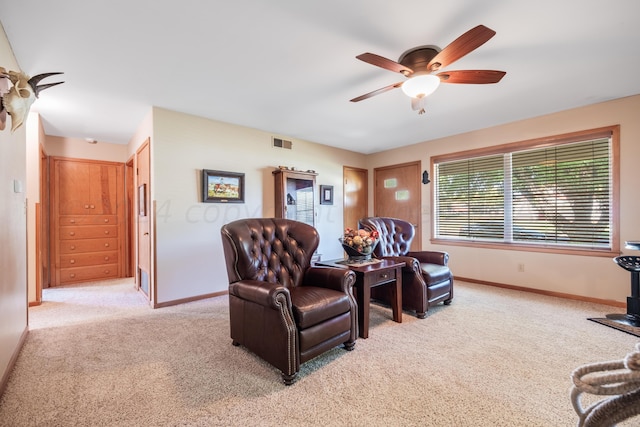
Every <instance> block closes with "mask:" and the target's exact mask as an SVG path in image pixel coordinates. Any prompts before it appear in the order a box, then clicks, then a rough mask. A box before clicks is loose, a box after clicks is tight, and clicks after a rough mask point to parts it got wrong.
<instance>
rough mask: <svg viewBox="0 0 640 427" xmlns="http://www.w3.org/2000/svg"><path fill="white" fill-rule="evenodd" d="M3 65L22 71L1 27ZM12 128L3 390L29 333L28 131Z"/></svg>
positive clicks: (2, 284)
mask: <svg viewBox="0 0 640 427" xmlns="http://www.w3.org/2000/svg"><path fill="white" fill-rule="evenodd" d="M0 65H1V66H3V67H5V68H6V69H10V70H19V67H18V64H17V62H16V59H15V58H14V56H13V53H12V52H11V46H10V45H9V41H8V40H7V37H6V35H5V34H4V28H2V26H1V25H0ZM10 128H11V123H10V119H8V122H7V127H6V129H5V130H3V131H0V243H1V244H0V389H1V388H2V386H3V385H4V384H6V381H7V378H8V374H9V369H8V368H9V367H10V363H11V360H12V358H14V357H17V353H18V351H19V350H20V342H21V339H22V338H23V337H24V336H25V334H26V332H27V220H26V165H25V159H26V131H25V126H22V127H20V128H19V129H17V130H16V131H15V132H14V133H11V130H10ZM14 183H15V184H16V186H17V187H14ZM14 188H17V189H16V190H14Z"/></svg>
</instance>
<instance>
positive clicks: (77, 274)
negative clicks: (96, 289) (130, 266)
mask: <svg viewBox="0 0 640 427" xmlns="http://www.w3.org/2000/svg"><path fill="white" fill-rule="evenodd" d="M111 277H118V264H105V265H101V266H98V267H74V268H61V269H60V282H61V283H69V282H81V281H86V280H92V279H96V280H101V279H105V278H111Z"/></svg>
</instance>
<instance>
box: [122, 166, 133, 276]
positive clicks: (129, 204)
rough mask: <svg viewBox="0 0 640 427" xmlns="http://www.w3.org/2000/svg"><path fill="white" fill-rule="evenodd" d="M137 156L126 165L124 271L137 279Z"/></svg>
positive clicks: (126, 274)
mask: <svg viewBox="0 0 640 427" xmlns="http://www.w3.org/2000/svg"><path fill="white" fill-rule="evenodd" d="M135 170H136V165H135V155H134V154H132V155H131V157H129V159H127V161H126V162H125V164H124V183H125V189H124V196H125V197H124V203H125V206H124V210H125V214H124V215H125V224H126V231H125V236H126V241H125V255H124V256H125V263H124V270H125V276H127V277H131V276H134V277H135V271H134V270H135V267H134V266H135V261H136V258H135V237H134V233H135V224H134V218H135V215H134V209H135V203H133V197H134V189H135V177H136V174H135Z"/></svg>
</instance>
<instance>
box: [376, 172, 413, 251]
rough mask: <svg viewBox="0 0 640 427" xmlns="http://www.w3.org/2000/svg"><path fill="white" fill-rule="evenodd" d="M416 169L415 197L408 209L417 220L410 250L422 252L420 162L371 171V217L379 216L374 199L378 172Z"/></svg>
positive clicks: (377, 201) (378, 209)
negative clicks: (372, 187) (408, 168)
mask: <svg viewBox="0 0 640 427" xmlns="http://www.w3.org/2000/svg"><path fill="white" fill-rule="evenodd" d="M416 166H417V169H418V173H417V175H416V177H415V179H416V182H417V187H416V188H417V189H418V191H417V192H416V193H417V197H414V198H412V199H411V206H410V207H409V208H410V209H411V211H412V212H414V213H415V215H416V218H418V223H417V224H414V227H415V229H416V233H415V237H414V238H413V242H412V243H411V248H412V250H414V248H415V250H422V227H423V224H422V210H421V206H422V187H421V184H420V178H421V177H420V170H421V167H422V163H421V161H420V160H416V161H413V162H406V163H399V164H395V165H387V166H381V167H377V168H374V169H373V186H374V189H373V215H374V216H379V212H380V206H379V205H378V203H380V201H379V200H377V197H376V193H377V191H376V184H377V182H378V176H377V174H378V172H379V171H383V170H387V169H399V168H406V167H416ZM402 219H406V218H402Z"/></svg>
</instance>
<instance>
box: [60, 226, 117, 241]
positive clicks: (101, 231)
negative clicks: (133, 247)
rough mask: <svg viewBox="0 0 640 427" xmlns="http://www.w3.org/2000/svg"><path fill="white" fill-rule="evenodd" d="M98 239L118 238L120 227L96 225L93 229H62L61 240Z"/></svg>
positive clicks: (73, 227) (78, 227)
mask: <svg viewBox="0 0 640 427" xmlns="http://www.w3.org/2000/svg"><path fill="white" fill-rule="evenodd" d="M98 237H118V226H117V225H96V226H93V227H86V226H77V227H76V226H71V227H60V240H68V239H93V238H98Z"/></svg>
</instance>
